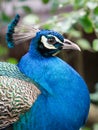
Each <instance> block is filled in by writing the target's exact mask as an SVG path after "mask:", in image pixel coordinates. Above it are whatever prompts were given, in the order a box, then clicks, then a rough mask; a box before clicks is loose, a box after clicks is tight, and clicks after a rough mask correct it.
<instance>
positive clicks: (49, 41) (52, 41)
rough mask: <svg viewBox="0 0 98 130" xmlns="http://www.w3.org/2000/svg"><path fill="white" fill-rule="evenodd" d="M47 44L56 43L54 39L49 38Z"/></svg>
mask: <svg viewBox="0 0 98 130" xmlns="http://www.w3.org/2000/svg"><path fill="white" fill-rule="evenodd" d="M47 42H48V43H49V44H55V43H56V39H55V37H49V38H48V39H47Z"/></svg>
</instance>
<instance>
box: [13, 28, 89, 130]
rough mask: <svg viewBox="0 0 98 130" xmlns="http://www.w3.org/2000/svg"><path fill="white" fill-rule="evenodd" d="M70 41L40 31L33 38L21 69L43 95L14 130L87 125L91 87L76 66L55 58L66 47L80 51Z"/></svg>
mask: <svg viewBox="0 0 98 130" xmlns="http://www.w3.org/2000/svg"><path fill="white" fill-rule="evenodd" d="M66 41H67V42H69V41H68V40H65V39H64V37H63V36H62V35H61V34H59V33H57V32H55V31H51V30H40V31H38V32H37V33H36V36H35V37H33V38H32V40H31V43H30V48H29V51H28V52H27V53H26V54H25V55H24V56H23V57H22V58H21V60H20V62H19V63H18V65H17V66H18V68H19V70H20V72H22V73H23V74H25V76H27V77H29V78H30V79H32V81H34V82H35V83H36V86H37V87H38V89H40V91H41V94H40V95H39V96H38V98H37V100H36V101H35V103H34V104H33V106H32V107H31V109H30V110H29V111H27V112H26V113H25V114H21V116H20V119H19V121H17V122H16V123H14V130H79V128H80V127H82V126H83V125H84V124H85V121H86V119H87V116H88V112H89V105H90V98H89V92H88V89H87V86H86V84H85V82H84V80H83V79H82V78H81V76H80V75H79V74H78V73H77V72H76V71H75V70H74V69H73V68H72V67H70V66H69V65H68V64H67V63H66V62H64V61H62V60H61V59H60V58H57V57H56V56H53V55H54V54H55V53H57V52H59V51H60V50H61V49H63V46H66V47H67V48H68V49H69V48H72V47H73V49H78V48H77V46H76V45H74V44H72V42H69V44H68V43H67V42H66ZM66 47H65V48H66Z"/></svg>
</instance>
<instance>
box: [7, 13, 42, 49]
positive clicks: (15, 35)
mask: <svg viewBox="0 0 98 130" xmlns="http://www.w3.org/2000/svg"><path fill="white" fill-rule="evenodd" d="M19 21H20V16H19V15H18V14H17V15H16V16H15V18H14V19H13V20H12V21H11V23H10V24H9V25H8V30H7V33H6V41H7V45H8V47H9V48H12V47H14V46H15V45H17V44H19V43H22V42H25V41H27V40H30V39H32V38H33V37H35V36H36V33H37V32H38V31H40V30H39V29H37V28H34V27H32V26H30V25H24V24H23V23H19Z"/></svg>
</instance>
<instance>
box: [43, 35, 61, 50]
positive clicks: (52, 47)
mask: <svg viewBox="0 0 98 130" xmlns="http://www.w3.org/2000/svg"><path fill="white" fill-rule="evenodd" d="M48 36H52V37H54V38H55V40H56V42H59V43H61V44H62V42H61V41H60V40H59V39H58V38H57V37H56V36H53V35H48ZM41 42H42V43H43V45H44V46H45V47H46V48H48V49H57V48H56V47H55V46H54V45H52V44H49V43H48V42H47V38H46V37H45V36H42V37H41Z"/></svg>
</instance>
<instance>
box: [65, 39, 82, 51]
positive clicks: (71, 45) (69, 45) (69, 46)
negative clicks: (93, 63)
mask: <svg viewBox="0 0 98 130" xmlns="http://www.w3.org/2000/svg"><path fill="white" fill-rule="evenodd" d="M63 49H72V50H78V51H81V49H80V47H79V46H78V45H77V44H75V43H73V42H71V41H70V40H68V39H64V42H63Z"/></svg>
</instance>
